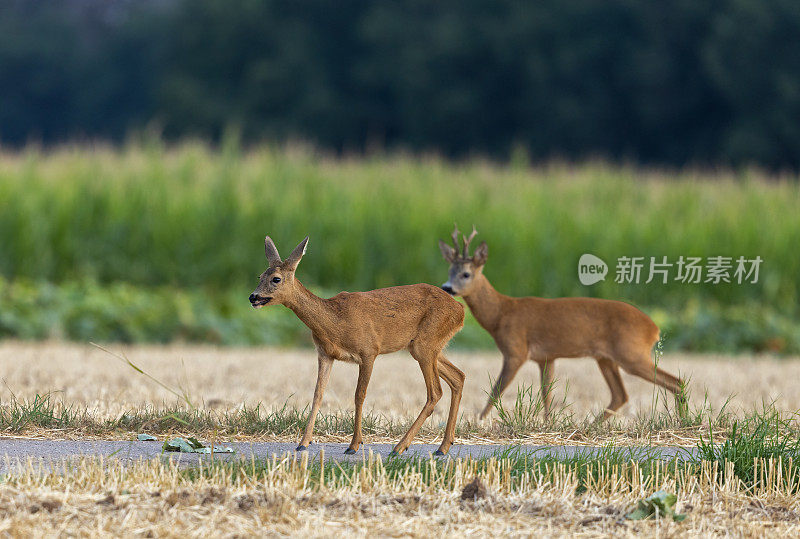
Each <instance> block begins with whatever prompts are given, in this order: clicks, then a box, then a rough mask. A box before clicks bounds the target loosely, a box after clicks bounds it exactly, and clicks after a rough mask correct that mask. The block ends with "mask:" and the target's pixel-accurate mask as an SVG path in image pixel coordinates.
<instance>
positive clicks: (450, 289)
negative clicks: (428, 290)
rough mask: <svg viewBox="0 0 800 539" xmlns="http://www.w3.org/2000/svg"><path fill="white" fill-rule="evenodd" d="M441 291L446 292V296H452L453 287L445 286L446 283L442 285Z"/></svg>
mask: <svg viewBox="0 0 800 539" xmlns="http://www.w3.org/2000/svg"><path fill="white" fill-rule="evenodd" d="M442 290H444V291H445V292H447V293H448V294H454V292H453V287H452V286H450V285H449V284H447V283H444V284H443V285H442Z"/></svg>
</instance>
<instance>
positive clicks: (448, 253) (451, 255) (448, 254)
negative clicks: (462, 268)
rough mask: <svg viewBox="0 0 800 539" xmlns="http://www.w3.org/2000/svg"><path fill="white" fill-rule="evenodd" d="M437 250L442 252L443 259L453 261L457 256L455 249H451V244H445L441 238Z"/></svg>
mask: <svg viewBox="0 0 800 539" xmlns="http://www.w3.org/2000/svg"><path fill="white" fill-rule="evenodd" d="M439 250H440V251H441V252H442V256H443V257H444V259H445V260H447V261H448V262H454V261H455V259H456V257H457V256H458V253H457V252H456V250H455V249H453V248H452V247H451V246H449V245H447V244H446V243H445V242H443V241H442V240H439Z"/></svg>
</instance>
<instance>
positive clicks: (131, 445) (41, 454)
mask: <svg viewBox="0 0 800 539" xmlns="http://www.w3.org/2000/svg"><path fill="white" fill-rule="evenodd" d="M162 442H163V440H162V441H157V442H142V441H120V440H116V441H110V440H109V441H105V440H85V441H83V440H31V439H25V438H3V437H0V473H6V472H8V471H9V470H12V469H14V468H15V467H16V466H18V465H19V464H18V463H22V462H26V461H27V460H28V459H29V458H32V459H38V460H40V462H42V464H44V465H45V466H48V465H51V464H55V463H59V462H62V461H63V460H64V459H71V458H74V457H81V456H103V457H105V458H115V459H120V460H122V461H125V462H133V461H137V460H140V459H152V458H169V459H172V460H174V461H175V462H177V463H179V464H181V465H191V464H195V463H197V462H198V460H199V459H200V458H203V459H209V458H211V456H210V455H199V454H195V453H164V452H163V451H162V449H161V446H162ZM220 445H222V446H225V447H231V448H233V449H234V453H228V454H225V453H217V454H215V455H214V457H213V458H215V459H223V460H229V459H237V458H244V459H248V460H249V459H251V458H252V457H253V456H255V457H256V458H264V459H266V458H271V457H272V456H273V455H277V456H278V457H283V456H285V455H287V454H288V455H291V456H294V455H297V456H300V455H302V453H296V452H295V448H296V447H297V444H295V443H281V442H231V443H220ZM508 447H509V446H507V445H454V446H453V447H452V448H451V450H450V453H449V455H448V456H447V457H439V458H448V457H450V458H458V457H467V456H469V457H473V458H480V457H490V456H494V455H498V454H499V453H500V452H501V451H503V450H505V449H507V448H508ZM515 447H517V448H518V449H519V450H520V451H523V452H525V453H527V454H529V455H530V456H532V457H539V458H541V457H547V456H552V457H557V458H569V457H572V456H575V455H587V456H590V455H597V454H600V453H601V452H602V451H604V450H605V449H604V448H601V447H591V446H589V447H587V446H543V445H521V446H515ZM346 448H347V444H344V443H330V444H326V443H322V444H312V445H311V447H309V448H308V450H307V452H308V457H309V458H312V459H313V458H318V457H319V454H320V452H321V451H322V450H324V451H325V460H326V461H331V460H336V461H351V462H360V461H362V460H363V459H364V458H365V457H367V456H368V455H369V451H372V452H373V453H374V454H379V455H381V457H382V458H383V459H384V460H386V459H387V458H388V457H389V452H390V451H391V450H392V445H391V444H366V445H364V446H363V448H362V449H361V450H360V451H358V452H357V453H356V454H354V455H345V454H344V450H345V449H346ZM437 448H438V446H436V445H426V444H415V445H412V446H411V447H410V448H409V449H408V451H407V452H406V453H405V454H404V455H405V456H417V457H424V458H429V457H430V456H431V454H432V453H433V452H434V451H436V449H437ZM617 451H623V452H626V453H627V455H628V456H629V458H631V459H644V458H648V457H658V458H662V459H665V460H672V459H673V458H675V457H677V458H688V457H690V456H692V455H693V453H694V450H693V449H686V448H678V447H652V448H645V447H630V448H617Z"/></svg>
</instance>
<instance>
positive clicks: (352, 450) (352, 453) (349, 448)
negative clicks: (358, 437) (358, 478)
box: [344, 447, 356, 455]
mask: <svg viewBox="0 0 800 539" xmlns="http://www.w3.org/2000/svg"><path fill="white" fill-rule="evenodd" d="M344 454H345V455H355V454H356V450H355V449H353V448H352V447H348V448H347V449H345V450H344Z"/></svg>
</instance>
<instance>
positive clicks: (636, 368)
mask: <svg viewBox="0 0 800 539" xmlns="http://www.w3.org/2000/svg"><path fill="white" fill-rule="evenodd" d="M458 234H459V232H458V228H457V227H456V228H455V230H453V234H452V235H451V237H452V239H453V245H454V247H451V246H450V245H448V244H447V243H445V242H443V241H442V240H439V248H440V249H441V251H442V255H443V256H444V258H445V260H447V261H448V262H449V263H450V271H449V279H448V281H447V282H446V283H444V284H443V285H442V288H443V289H444V290H445V291H446V292H448V293H450V294H452V295H454V296H461V297H463V298H464V300H465V301H466V303H467V305H468V306H469V308H470V310H471V311H472V314H473V315H474V316H475V319H476V320H477V321H478V323H479V324H480V325H481V326H482V327H483V328H484V329H485V330H486V331H488V332H489V333H490V334H491V335H492V337H493V338H494V341H495V343H496V344H497V347H498V348H499V349H500V352H501V353H502V354H503V367H502V369H501V371H500V376H498V378H497V380H496V382H495V384H494V387H492V390H491V393H490V394H489V402H487V404H486V407H485V408H484V409H483V411H482V412H481V415H480V417H481V419H483V418H484V417H486V416H487V415H488V414H489V412H490V411H491V408H492V403H493V402H494V401H495V400H496V399H497V398H498V397H500V395H502V393H503V391H504V390H505V389H506V388H507V387H508V385H509V384H510V383H511V381H512V380H513V379H514V376H515V375H516V374H517V371H518V370H519V369H520V367H522V365H523V364H524V363H525V361H527V360H528V359H530V360H532V361H535V362H536V363H537V364H538V365H539V371H540V374H541V386H542V390H541V395H542V401H543V408H544V413H545V416H547V415H548V414H549V412H550V406H551V404H552V395H551V392H550V389H551V387H552V384H553V362H554V361H555V359H556V358H575V357H592V358H594V359H595V360H596V361H597V365H598V366H599V367H600V372H601V373H602V375H603V378H605V381H606V383H607V384H608V387H609V389H610V390H611V402H610V403H609V405H608V407H607V408H606V410H605V412H604V414H603V418H604V419H605V418H607V417H608V416H609V415H611V414H613V413H614V412H616V411H617V410H618V409H619V408H620V407H622V405H624V404H625V403H626V402H627V401H628V394H627V393H626V391H625V386H624V385H623V383H622V377H621V376H620V372H619V368H620V367H622V368H623V369H624V370H625V371H626V372H628V373H630V374H633V375H636V376H639V377H640V378H644V379H645V380H647V381H649V382H652V383H655V384H657V385H659V386H661V387H664V388H666V389H668V390H669V391H671V392H673V393H674V394H675V395H676V397H678V398H679V402H680V404H681V409H682V408H683V405H685V400H684V397H683V392H682V389H683V381H682V380H681V379H680V378H677V377H675V376H673V375H671V374H669V373H668V372H665V371H664V370H662V369H660V368H659V367H657V366H656V365H655V363H654V361H653V359H652V357H651V355H650V353H651V350H652V348H653V345H654V344H655V343H656V342H657V341H658V326H656V324H655V323H654V322H653V321H652V320H651V319H650V317H649V316H647V315H646V314H644V313H643V312H642V311H640V310H639V309H637V308H636V307H634V306H632V305H629V304H627V303H623V302H621V301H612V300H606V299H597V298H557V299H547V298H537V297H525V298H514V297H510V296H506V295H503V294H501V293H499V292H497V290H495V289H494V287H492V285H491V283H489V280H488V279H487V278H486V276H485V275H484V274H483V267H484V265H485V264H486V260H487V258H488V256H489V248H488V246H487V245H486V242H485V241H484V242H481V244H480V245H479V246H478V247H477V249H475V254H474V256H470V254H469V245H470V243H471V242H472V240H473V239H474V238H475V235H476V234H477V231H476V230H475V228H474V227H473V229H472V233H471V234H470V235H469V237H466V236H462V239H463V243H464V246H463V250H462V252H461V253H460V254H459V252H458V250H459V245H458Z"/></svg>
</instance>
